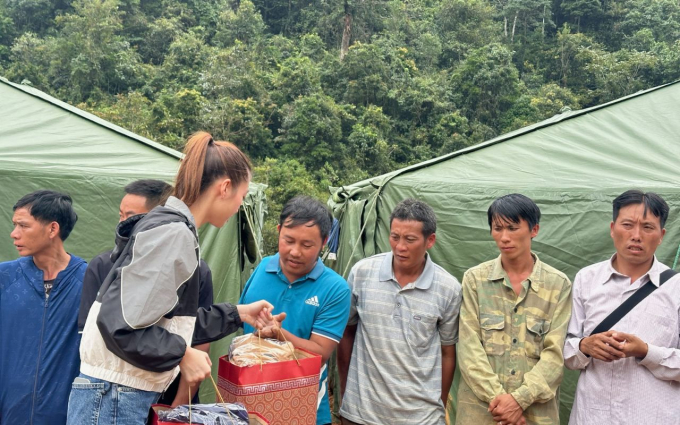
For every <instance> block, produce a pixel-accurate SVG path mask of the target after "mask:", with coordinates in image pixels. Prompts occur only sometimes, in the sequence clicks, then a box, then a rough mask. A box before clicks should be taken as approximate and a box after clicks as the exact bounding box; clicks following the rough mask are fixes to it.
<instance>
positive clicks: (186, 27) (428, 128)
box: [0, 0, 680, 254]
mask: <svg viewBox="0 0 680 425" xmlns="http://www.w3.org/2000/svg"><path fill="white" fill-rule="evenodd" d="M0 75H2V76H4V77H6V78H8V79H9V80H11V81H14V82H17V83H22V82H23V83H25V84H30V85H32V86H34V87H36V88H38V89H40V90H43V91H45V92H47V93H49V94H51V95H53V96H55V97H57V98H59V99H61V100H64V101H66V102H69V103H71V104H73V105H75V106H77V107H79V108H82V109H85V110H87V111H90V112H92V113H94V114H96V115H98V116H100V117H102V118H104V119H106V120H109V121H111V122H113V123H115V124H118V125H120V126H122V127H125V128H127V129H129V130H131V131H133V132H135V133H138V134H140V135H142V136H145V137H148V138H150V139H153V140H156V141H158V142H160V143H162V144H164V145H167V146H170V147H173V148H175V149H179V150H181V149H182V148H183V145H184V143H185V141H186V139H187V137H188V136H189V135H190V134H191V133H193V132H194V131H196V130H199V129H202V130H206V131H209V132H211V133H212V134H213V136H214V137H215V138H216V139H222V140H229V141H232V142H234V143H235V144H237V145H238V146H239V147H240V148H241V149H243V150H245V151H246V152H247V153H248V154H249V155H250V157H251V158H252V160H253V162H254V164H255V175H254V180H255V181H258V182H261V183H266V184H268V185H269V188H268V189H267V197H268V205H269V216H268V219H267V222H266V223H265V241H266V246H265V251H266V253H267V254H269V253H272V252H275V251H276V236H275V235H276V229H275V226H276V221H277V219H278V214H279V213H280V211H281V207H282V204H283V203H285V201H286V200H288V199H289V198H290V197H292V196H294V195H296V194H299V193H303V194H308V195H312V196H315V197H317V198H319V199H320V200H322V201H326V199H327V198H328V195H329V192H328V187H329V186H338V185H342V184H349V183H352V182H355V181H358V180H361V179H364V178H367V177H370V176H374V175H378V174H381V173H385V172H388V171H391V170H394V169H397V168H400V167H403V166H406V165H409V164H413V163H417V162H421V161H424V160H427V159H431V158H433V157H435V156H439V155H442V154H445V153H449V152H452V151H454V150H458V149H461V148H464V147H467V146H470V145H473V144H476V143H479V142H482V141H484V140H488V139H490V138H493V137H495V136H497V135H499V134H502V133H505V132H508V131H511V130H514V129H517V128H520V127H523V126H525V125H529V124H532V123H534V122H537V121H540V120H543V119H546V118H549V117H551V116H553V115H555V114H557V113H560V111H563V110H564V109H565V108H570V109H579V108H584V107H588V106H593V105H596V104H600V103H604V102H607V101H610V100H613V99H616V98H618V97H621V96H624V95H627V94H631V93H634V92H636V91H638V90H641V89H645V88H650V87H653V86H657V85H660V84H663V83H667V82H671V81H674V80H676V79H678V78H680V1H678V0H408V1H404V0H240V1H239V0H209V1H204V0H0ZM546 143H548V142H546ZM489 172H494V171H493V170H489Z"/></svg>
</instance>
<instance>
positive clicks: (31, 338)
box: [0, 190, 87, 425]
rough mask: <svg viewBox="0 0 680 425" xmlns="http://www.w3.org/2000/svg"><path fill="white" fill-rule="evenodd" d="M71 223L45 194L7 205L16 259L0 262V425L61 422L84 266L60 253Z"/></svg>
mask: <svg viewBox="0 0 680 425" xmlns="http://www.w3.org/2000/svg"><path fill="white" fill-rule="evenodd" d="M77 219H78V217H77V215H76V213H75V212H74V211H73V202H72V200H71V197H70V196H68V195H65V194H62V193H59V192H54V191H51V190H39V191H37V192H33V193H30V194H28V195H26V196H24V197H23V198H21V199H20V200H19V201H18V202H17V203H16V205H14V216H13V217H12V223H13V224H14V230H13V231H12V233H11V234H10V236H11V237H12V240H13V241H14V246H15V247H16V249H17V251H18V252H19V255H20V256H21V258H19V259H17V260H14V261H7V262H4V263H0V423H3V424H5V423H6V424H30V425H33V424H35V425H39V424H54V425H59V424H64V423H66V410H67V406H68V396H69V392H70V389H71V383H72V382H73V379H74V378H75V376H76V375H77V374H78V368H79V365H80V359H79V356H78V345H79V343H80V337H79V335H78V326H77V320H78V305H79V303H80V294H81V290H82V282H83V275H84V274H85V269H86V268H87V264H86V263H85V261H84V260H83V259H81V258H78V257H76V256H75V255H71V254H69V253H67V252H66V251H65V250H64V241H65V240H66V238H67V237H68V236H69V234H70V233H71V230H73V227H74V226H75V224H76V220H77Z"/></svg>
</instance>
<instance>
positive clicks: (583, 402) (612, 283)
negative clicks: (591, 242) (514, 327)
mask: <svg viewBox="0 0 680 425" xmlns="http://www.w3.org/2000/svg"><path fill="white" fill-rule="evenodd" d="M613 206H614V211H613V221H612V223H611V225H610V227H611V237H612V239H613V241H614V246H615V248H616V253H615V254H614V255H613V256H612V257H611V259H609V260H607V261H603V262H600V263H597V264H593V265H591V266H588V267H586V268H584V269H582V270H581V271H579V273H578V274H577V275H576V279H575V280H574V285H573V311H572V316H571V321H570V323H569V328H568V331H567V341H566V344H565V348H564V360H565V366H566V367H567V368H569V369H575V370H581V375H580V377H579V381H578V385H577V387H576V398H575V400H574V406H573V409H572V412H571V417H570V420H569V423H570V424H573V425H589V424H597V425H603V424H650V425H651V424H677V423H680V403H678V400H680V345H679V338H678V335H679V334H680V276H678V275H676V276H674V277H671V278H670V279H669V280H668V281H667V282H666V283H664V284H663V285H661V286H660V275H661V273H662V272H664V271H665V270H667V269H668V267H667V266H665V265H664V264H662V263H660V262H659V261H658V260H657V259H656V256H655V255H654V253H655V251H656V248H657V247H658V246H659V245H660V244H661V241H662V240H663V236H664V234H665V233H666V229H665V228H664V225H665V223H666V219H667V217H668V210H669V208H668V204H666V202H665V201H664V200H663V199H662V198H661V197H660V196H659V195H657V194H655V193H643V192H641V191H639V190H629V191H627V192H625V193H623V194H621V195H620V196H618V197H617V198H616V199H615V200H614V202H613ZM650 281H651V283H652V284H653V285H654V286H655V287H656V288H655V290H654V292H652V293H651V294H650V295H649V296H647V297H646V298H644V300H643V301H641V302H640V303H639V304H637V305H636V306H635V307H633V308H632V309H631V310H630V311H629V312H628V313H627V314H626V315H625V316H623V318H622V319H621V320H619V321H618V322H616V323H615V324H614V325H613V326H612V327H611V329H609V330H606V331H603V332H599V333H596V334H592V335H591V333H592V332H593V330H594V329H595V328H596V327H597V326H598V325H599V324H600V322H602V321H603V320H604V319H605V318H606V317H607V316H609V314H610V313H611V312H612V311H614V310H615V309H616V308H617V307H619V305H621V303H623V302H624V301H625V300H626V299H628V298H629V297H630V296H632V295H633V294H634V293H635V292H636V291H637V290H638V289H640V288H641V287H643V286H644V285H645V284H647V283H648V282H650Z"/></svg>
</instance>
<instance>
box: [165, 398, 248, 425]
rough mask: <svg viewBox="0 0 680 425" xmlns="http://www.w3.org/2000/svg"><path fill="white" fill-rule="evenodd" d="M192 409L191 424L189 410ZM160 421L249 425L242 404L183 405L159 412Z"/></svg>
mask: <svg viewBox="0 0 680 425" xmlns="http://www.w3.org/2000/svg"><path fill="white" fill-rule="evenodd" d="M190 408H191V422H189V409H190ZM157 414H158V420H159V421H161V422H167V423H172V424H188V423H192V424H197V425H248V424H249V423H250V421H249V419H248V412H247V411H246V408H245V406H243V405H242V404H240V403H235V404H234V403H224V404H223V403H219V404H193V405H191V406H187V405H181V406H177V407H175V408H174V409H172V410H161V411H158V412H157Z"/></svg>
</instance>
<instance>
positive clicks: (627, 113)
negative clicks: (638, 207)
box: [329, 82, 680, 424]
mask: <svg viewBox="0 0 680 425" xmlns="http://www.w3.org/2000/svg"><path fill="white" fill-rule="evenodd" d="M679 105H680V82H675V83H671V84H668V85H665V86H661V87H657V88H654V89H650V90H647V91H644V92H639V93H636V94H634V95H631V96H628V97H624V98H621V99H618V100H616V101H613V102H610V103H607V104H604V105H601V106H597V107H593V108H589V109H585V110H580V111H568V112H564V113H561V114H559V115H556V116H554V117H553V118H551V119H548V120H546V121H543V122H540V123H537V124H534V125H532V126H529V127H526V128H522V129H520V130H517V131H514V132H512V133H509V134H505V135H502V136H500V137H497V138H495V139H493V140H490V141H488V142H485V143H482V144H479V145H476V146H473V147H470V148H467V149H463V150H460V151H457V152H454V153H451V154H448V155H445V156H442V157H439V158H436V159H433V160H430V161H427V162H423V163H421V164H417V165H414V166H411V167H407V168H404V169H401V170H397V171H394V172H392V173H389V174H386V175H382V176H378V177H375V178H371V179H368V180H365V181H361V182H358V183H355V184H351V185H347V186H343V187H339V188H334V189H332V196H331V199H330V200H329V205H330V206H331V207H332V208H333V210H334V214H335V216H336V217H337V218H338V219H339V220H340V226H341V230H340V240H339V249H338V253H337V260H336V262H335V264H334V267H335V268H336V270H337V271H338V272H339V273H341V274H343V275H344V276H347V273H348V271H349V268H350V267H351V266H352V265H353V264H354V263H356V262H357V261H358V260H360V259H361V258H364V257H367V256H370V255H373V254H376V253H379V252H384V251H388V250H389V249H390V246H389V241H388V236H389V215H390V211H391V210H392V208H393V207H394V206H395V205H396V204H397V203H398V202H399V201H401V200H402V199H404V198H408V197H413V198H418V199H421V200H424V201H426V202H427V203H429V204H430V205H431V206H432V207H433V208H434V209H435V211H436V213H437V217H438V221H439V225H438V229H437V242H436V244H435V246H434V247H433V249H432V250H431V251H430V253H431V255H432V258H433V260H434V261H435V262H436V263H438V264H440V265H441V266H443V267H444V268H445V269H446V270H448V271H449V272H450V273H452V274H453V275H454V276H456V277H457V278H458V279H459V280H460V279H462V276H463V272H464V271H465V270H466V269H468V268H470V267H472V266H474V265H477V264H479V263H481V262H483V261H486V260H489V259H492V258H495V257H496V256H497V255H498V250H497V248H496V246H495V244H494V242H493V240H492V239H491V237H490V235H489V227H488V224H487V217H486V210H487V208H488V207H489V205H490V204H491V202H492V201H493V200H494V199H495V198H496V197H498V196H501V195H505V194H508V193H513V192H520V193H523V194H525V195H527V196H529V197H530V198H532V199H533V200H535V201H536V203H537V204H538V205H539V207H540V208H541V212H542V219H541V227H540V232H539V234H538V236H537V237H536V239H535V240H534V243H533V249H534V250H535V251H536V252H537V253H538V256H539V257H540V258H541V260H543V261H545V262H546V263H548V264H550V265H552V266H554V267H556V268H558V269H559V270H562V271H564V272H565V273H566V274H567V275H568V276H569V277H570V278H571V279H573V278H574V275H575V274H576V272H577V271H578V270H579V269H580V268H582V267H584V266H586V265H588V264H591V263H594V262H597V261H602V260H604V259H606V258H608V257H609V256H610V255H612V253H613V250H614V248H613V244H612V242H611V240H610V236H609V223H610V221H611V210H612V206H611V201H612V200H613V199H614V198H615V197H616V196H617V195H619V194H621V193H622V192H624V191H625V190H627V189H631V188H639V189H642V190H644V191H653V192H656V193H658V194H660V195H661V196H663V197H664V198H665V200H666V201H667V202H668V204H669V205H670V208H671V213H670V217H669V219H668V222H667V224H666V229H667V233H666V236H665V238H664V242H663V244H662V245H661V246H660V247H659V249H658V250H657V256H658V258H659V260H661V261H662V262H663V263H665V264H667V265H669V266H670V265H672V264H673V262H674V259H675V258H676V252H677V250H678V244H679V243H680V166H678V159H679V158H680V106H679ZM457 375H458V374H457ZM577 378H578V375H577V374H576V373H573V372H569V373H568V374H567V375H566V376H565V379H564V382H563V384H562V388H561V422H562V423H563V424H566V423H567V421H568V415H569V411H570V409H571V403H572V401H573V393H574V388H575V385H576V380H577ZM457 379H459V378H458V377H457V378H456V381H455V383H454V388H453V389H452V391H451V394H452V395H453V397H454V399H455V394H456V390H457V387H456V385H457V384H456V383H457V382H458V381H457ZM450 406H451V407H450V409H449V412H448V414H449V416H450V417H451V418H453V416H454V415H455V403H450Z"/></svg>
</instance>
